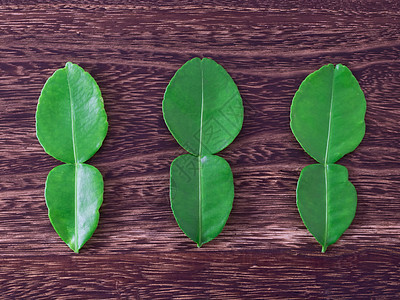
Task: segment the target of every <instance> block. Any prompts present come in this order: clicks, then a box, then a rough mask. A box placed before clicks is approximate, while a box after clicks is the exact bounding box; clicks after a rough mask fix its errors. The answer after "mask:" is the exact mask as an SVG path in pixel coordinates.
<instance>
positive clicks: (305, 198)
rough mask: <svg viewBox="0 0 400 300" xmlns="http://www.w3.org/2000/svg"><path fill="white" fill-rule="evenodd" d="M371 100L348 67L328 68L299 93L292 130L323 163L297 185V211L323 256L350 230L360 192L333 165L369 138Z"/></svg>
mask: <svg viewBox="0 0 400 300" xmlns="http://www.w3.org/2000/svg"><path fill="white" fill-rule="evenodd" d="M365 111H366V101H365V97H364V94H363V92H362V90H361V88H360V86H359V84H358V82H357V80H356V78H355V77H354V76H353V74H352V73H351V72H350V70H349V69H348V68H347V67H345V66H343V65H340V64H339V65H336V67H335V66H333V65H332V64H329V65H326V66H323V67H322V68H320V69H319V70H317V71H315V72H314V73H312V74H310V75H309V76H307V78H306V79H305V80H304V81H303V82H302V84H301V85H300V87H299V89H298V91H297V92H296V94H295V96H294V98H293V102H292V107H291V112H290V127H291V129H292V132H293V134H294V136H295V137H296V139H297V141H298V142H299V143H300V145H301V146H302V147H303V149H304V150H305V151H306V152H307V153H308V154H309V155H310V156H312V157H313V158H314V159H315V160H317V161H318V162H319V163H320V164H314V165H310V166H308V167H305V168H304V169H303V171H302V172H301V174H300V178H299V181H298V184H297V207H298V209H299V212H300V215H301V218H302V219H303V222H304V224H305V225H306V227H307V229H308V230H309V231H310V232H311V233H312V234H313V235H314V237H315V238H316V239H317V241H318V242H319V243H320V244H321V245H322V252H325V251H326V249H327V247H328V246H329V245H331V244H333V243H335V242H336V241H337V239H338V238H339V237H340V236H341V235H342V234H343V232H344V231H345V230H346V229H347V228H348V227H349V226H350V224H351V222H352V220H353V218H354V215H355V211H356V205H357V193H356V190H355V188H354V186H353V185H352V184H351V183H350V182H349V180H348V172H347V169H346V168H345V167H343V166H340V165H335V164H334V163H335V162H336V161H337V160H339V159H340V158H341V157H343V156H344V155H345V154H347V153H349V152H351V151H353V150H354V149H355V148H356V147H357V146H358V145H359V144H360V142H361V140H362V138H363V137H364V134H365V121H364V117H365Z"/></svg>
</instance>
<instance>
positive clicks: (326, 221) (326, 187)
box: [322, 67, 335, 252]
mask: <svg viewBox="0 0 400 300" xmlns="http://www.w3.org/2000/svg"><path fill="white" fill-rule="evenodd" d="M334 83H335V67H334V69H333V72H332V79H331V98H330V108H329V123H328V134H327V139H326V147H325V159H324V173H325V235H324V244H323V246H322V252H325V250H326V242H327V236H328V230H329V228H328V224H329V223H328V204H329V198H328V165H327V162H328V154H329V145H330V138H331V130H332V127H331V125H332V108H333V96H334V93H333V92H334Z"/></svg>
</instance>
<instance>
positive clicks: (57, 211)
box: [45, 163, 103, 253]
mask: <svg viewBox="0 0 400 300" xmlns="http://www.w3.org/2000/svg"><path fill="white" fill-rule="evenodd" d="M45 196H46V204H47V207H48V209H49V218H50V221H51V223H52V224H53V227H54V229H55V230H56V232H57V233H58V235H59V236H60V237H61V239H62V240H63V241H64V242H65V243H66V244H67V245H68V246H69V247H70V248H71V249H72V250H73V251H75V252H76V253H78V251H79V249H80V248H81V247H82V246H83V245H84V244H85V243H86V242H87V241H88V240H89V238H90V237H91V236H92V234H93V232H94V231H95V229H96V227H97V223H98V221H99V208H100V205H101V203H102V202H103V177H102V176H101V173H100V172H99V171H98V170H97V169H96V168H95V167H92V166H90V165H86V164H79V163H78V164H63V165H60V166H58V167H55V168H54V169H53V170H51V171H50V173H49V175H48V177H47V181H46V192H45Z"/></svg>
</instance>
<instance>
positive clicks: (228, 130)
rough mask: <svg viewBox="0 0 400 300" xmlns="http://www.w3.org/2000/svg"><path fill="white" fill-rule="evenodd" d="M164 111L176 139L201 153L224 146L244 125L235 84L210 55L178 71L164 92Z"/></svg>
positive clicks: (241, 105) (195, 152) (213, 150)
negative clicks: (209, 57)
mask: <svg viewBox="0 0 400 300" xmlns="http://www.w3.org/2000/svg"><path fill="white" fill-rule="evenodd" d="M163 113H164V120H165V123H166V124H167V126H168V128H169V130H170V132H171V133H172V135H173V136H174V137H175V139H176V140H177V142H178V143H179V144H180V145H181V146H182V147H183V148H184V149H185V150H187V151H188V152H190V153H192V154H194V155H199V156H203V155H208V154H215V153H217V152H219V151H221V150H222V149H224V148H225V147H226V146H228V145H229V144H230V143H232V141H233V140H234V139H235V137H236V136H237V135H238V133H239V131H240V129H241V128H242V124H243V104H242V98H241V97H240V94H239V91H238V89H237V86H236V84H235V83H234V82H233V80H232V78H231V77H230V76H229V74H228V73H227V72H226V71H225V70H224V68H223V67H221V66H220V65H219V64H217V63H216V62H214V61H213V60H211V59H208V58H203V59H200V58H197V57H196V58H193V59H192V60H190V61H188V62H186V63H185V64H184V65H183V66H182V67H181V68H180V69H179V70H178V71H177V72H176V74H175V76H174V77H173V78H172V80H171V82H170V83H169V85H168V87H167V89H166V91H165V95H164V101H163Z"/></svg>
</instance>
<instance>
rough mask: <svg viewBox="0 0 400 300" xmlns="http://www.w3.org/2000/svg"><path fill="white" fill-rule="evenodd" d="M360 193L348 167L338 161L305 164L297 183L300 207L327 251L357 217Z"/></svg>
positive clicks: (300, 210) (309, 226)
mask: <svg viewBox="0 0 400 300" xmlns="http://www.w3.org/2000/svg"><path fill="white" fill-rule="evenodd" d="M356 205H357V193H356V189H355V188H354V186H353V185H352V184H351V182H350V181H349V180H348V172H347V169H346V168H345V167H343V166H341V165H336V164H328V165H322V164H314V165H309V166H307V167H305V168H304V169H303V170H302V171H301V174H300V178H299V181H298V185H297V207H298V209H299V212H300V215H301V218H302V219H303V222H304V224H305V225H306V227H307V229H308V230H309V231H310V232H311V233H312V235H313V236H314V237H315V238H316V239H317V241H318V242H319V243H320V244H321V246H322V252H325V251H326V249H327V247H328V246H329V245H332V244H333V243H335V242H336V241H337V239H338V238H339V237H340V236H341V235H342V234H343V232H345V230H346V229H347V228H348V227H349V226H350V224H351V222H352V221H353V218H354V215H355V212H356Z"/></svg>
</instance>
